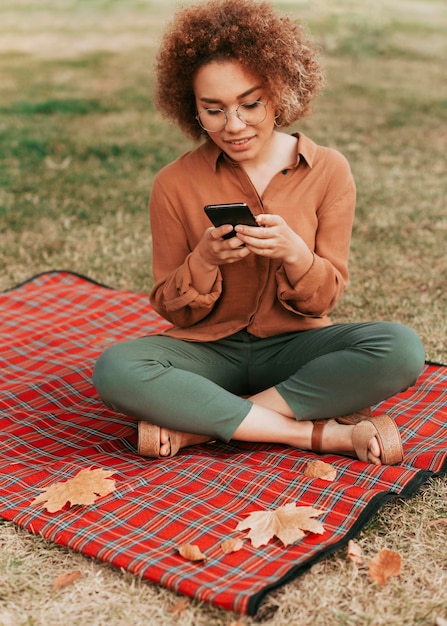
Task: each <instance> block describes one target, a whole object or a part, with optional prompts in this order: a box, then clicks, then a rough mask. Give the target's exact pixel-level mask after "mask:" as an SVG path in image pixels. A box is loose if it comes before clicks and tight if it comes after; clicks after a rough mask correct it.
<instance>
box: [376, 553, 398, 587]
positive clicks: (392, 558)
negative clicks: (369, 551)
mask: <svg viewBox="0 0 447 626" xmlns="http://www.w3.org/2000/svg"><path fill="white" fill-rule="evenodd" d="M401 567H402V557H401V556H400V554H399V553H398V552H394V550H386V549H383V550H380V552H379V553H378V554H376V556H375V557H374V558H373V559H371V561H370V563H369V575H370V577H371V578H372V579H373V580H374V581H375V582H376V583H379V585H386V584H387V582H388V579H389V578H391V576H399V574H400V570H401Z"/></svg>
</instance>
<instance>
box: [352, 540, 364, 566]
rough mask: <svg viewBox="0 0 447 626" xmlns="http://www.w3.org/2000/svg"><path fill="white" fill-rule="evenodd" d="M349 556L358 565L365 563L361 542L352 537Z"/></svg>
mask: <svg viewBox="0 0 447 626" xmlns="http://www.w3.org/2000/svg"><path fill="white" fill-rule="evenodd" d="M348 557H349V558H350V559H351V561H352V562H353V563H355V564H356V565H363V550H362V548H361V547H360V546H359V544H358V543H356V542H355V541H353V540H352V539H350V540H349V541H348Z"/></svg>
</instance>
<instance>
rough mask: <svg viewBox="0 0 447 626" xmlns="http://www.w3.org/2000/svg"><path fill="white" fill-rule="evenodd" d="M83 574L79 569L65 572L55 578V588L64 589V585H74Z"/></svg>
mask: <svg viewBox="0 0 447 626" xmlns="http://www.w3.org/2000/svg"><path fill="white" fill-rule="evenodd" d="M81 576H82V572H80V571H79V570H75V571H73V572H64V573H63V574H60V575H59V576H58V577H57V578H55V579H54V582H53V589H63V588H64V587H68V585H72V584H73V583H74V582H76V581H77V580H78V578H81Z"/></svg>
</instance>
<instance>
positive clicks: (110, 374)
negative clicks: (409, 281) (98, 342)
mask: <svg viewBox="0 0 447 626" xmlns="http://www.w3.org/2000/svg"><path fill="white" fill-rule="evenodd" d="M125 370H126V359H125V358H124V354H123V349H122V344H115V345H113V346H111V347H110V348H107V349H106V350H104V352H103V353H102V354H101V356H100V357H99V358H98V360H97V361H96V363H95V366H94V368H93V374H92V380H93V384H94V386H95V388H96V390H97V392H98V393H99V395H100V396H101V398H102V400H103V401H104V402H105V403H106V404H109V402H110V398H111V397H112V396H113V390H114V389H116V388H117V387H119V386H120V383H122V381H123V378H124V377H125Z"/></svg>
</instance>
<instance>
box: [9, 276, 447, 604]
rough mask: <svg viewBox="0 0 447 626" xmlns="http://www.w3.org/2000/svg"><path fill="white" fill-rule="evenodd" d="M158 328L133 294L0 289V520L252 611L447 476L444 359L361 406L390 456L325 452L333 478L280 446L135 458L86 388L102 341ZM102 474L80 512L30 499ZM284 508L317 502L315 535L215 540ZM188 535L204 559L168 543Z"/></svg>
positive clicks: (89, 285)
mask: <svg viewBox="0 0 447 626" xmlns="http://www.w3.org/2000/svg"><path fill="white" fill-rule="evenodd" d="M166 326H167V323H166V322H165V321H164V320H162V319H160V318H159V317H158V315H157V314H156V313H155V312H154V311H153V310H152V309H151V308H150V306H149V302H148V298H147V295H144V294H139V293H132V292H129V291H117V290H113V289H110V288H108V287H106V286H103V285H99V284H98V283H95V282H94V281H92V280H89V279H88V278H86V277H82V276H79V275H77V274H73V273H70V272H65V271H54V272H47V273H43V274H40V275H38V276H35V277H33V278H32V279H30V280H29V281H27V282H25V283H23V284H22V285H19V286H18V287H16V288H13V289H11V290H8V291H7V292H3V293H1V294H0V516H1V517H3V518H4V519H6V520H10V521H13V522H15V523H16V524H17V525H19V526H20V527H23V528H25V529H27V530H29V531H30V532H32V533H37V534H40V535H41V536H43V537H45V538H46V539H47V540H49V541H52V542H55V543H57V544H60V545H63V546H66V547H68V548H70V549H72V550H75V551H78V552H81V553H83V554H85V555H88V556H91V557H94V558H96V559H99V560H102V561H104V562H107V563H109V564H112V565H114V566H116V567H120V568H124V569H126V570H128V571H129V572H133V573H134V574H137V575H139V576H142V577H143V578H146V579H148V580H150V581H152V582H154V583H157V584H159V585H162V586H164V587H166V588H169V589H171V590H174V591H176V592H179V593H182V594H185V595H187V596H190V597H192V598H196V599H198V600H200V601H205V602H209V603H212V604H214V605H215V606H218V607H220V608H224V609H228V610H234V611H237V612H239V613H241V614H249V615H254V614H255V613H256V611H257V609H258V607H259V605H260V603H261V602H262V600H263V598H264V597H265V595H266V594H267V593H268V592H269V591H271V590H273V589H275V588H277V587H279V586H281V585H283V584H285V583H287V582H289V581H291V580H293V579H294V578H296V577H297V576H299V575H301V574H302V573H303V572H305V571H306V570H308V569H309V567H311V565H312V564H314V563H315V562H317V561H318V560H320V559H322V558H323V557H325V556H326V555H328V554H331V553H332V552H334V551H335V550H337V549H339V548H340V547H342V546H344V545H345V544H346V543H347V542H348V540H349V539H350V538H353V537H354V536H355V535H356V534H358V532H359V531H360V529H361V528H362V527H363V526H364V524H365V523H366V522H367V521H368V520H369V519H370V518H371V516H372V515H373V514H374V513H375V512H376V511H377V510H378V509H379V508H380V507H381V506H382V505H383V504H384V503H385V502H386V501H388V500H389V499H390V498H393V497H396V496H399V497H407V496H411V495H412V494H414V493H415V492H416V491H417V489H418V488H419V487H420V486H421V485H422V484H423V483H424V482H426V481H427V480H428V479H429V478H430V477H431V476H433V475H436V474H441V473H445V472H446V470H447V406H446V405H447V368H446V367H445V366H441V365H435V364H429V363H427V364H426V367H425V370H424V372H423V374H422V375H421V377H420V379H419V381H418V383H417V385H416V386H415V387H413V388H412V389H409V390H408V391H406V392H405V393H402V394H399V395H398V396H395V397H393V398H392V399H390V400H388V401H386V402H384V403H382V404H381V405H380V406H377V407H375V408H374V412H383V411H387V412H389V413H390V414H391V415H392V416H393V417H394V418H395V420H396V422H397V424H398V426H399V429H400V431H401V435H402V439H403V445H404V450H405V461H404V463H403V464H402V465H399V466H396V467H375V466H373V465H368V464H364V463H361V462H359V461H356V460H350V459H347V458H343V457H340V456H337V455H325V456H322V457H318V458H320V459H323V460H325V461H327V462H329V463H331V464H332V465H333V466H334V467H335V468H336V469H337V477H336V480H335V481H333V482H327V481H323V480H322V479H320V478H309V477H307V476H305V475H304V471H303V470H304V467H305V466H306V464H307V462H308V461H309V460H315V459H316V458H317V457H316V455H313V454H312V453H310V452H302V451H299V450H295V449H293V448H289V447H287V446H279V445H264V444H260V445H251V444H243V443H233V442H231V443H230V444H224V443H217V444H204V445H201V446H196V447H193V448H186V449H184V450H182V451H181V452H180V453H179V454H178V455H177V456H175V457H173V458H171V459H155V460H152V459H147V458H142V457H139V456H138V455H137V454H136V439H137V437H136V422H135V420H132V419H130V418H128V417H126V416H124V415H122V414H118V413H115V412H113V411H112V410H110V409H108V408H107V407H106V406H104V405H103V404H102V402H101V401H100V399H99V397H98V395H97V393H96V390H95V388H94V387H93V385H92V381H91V373H92V368H93V365H94V362H95V360H96V358H97V357H98V356H99V354H100V353H101V352H102V350H103V349H104V348H105V347H106V346H108V345H110V344H112V343H113V342H116V341H120V340H123V339H130V338H132V337H138V336H141V335H145V334H150V333H157V332H160V331H161V330H162V329H163V328H166ZM87 468H94V469H100V468H102V469H104V470H113V478H114V479H115V480H116V489H115V491H113V493H110V494H109V495H106V496H104V497H102V498H99V499H98V500H97V501H96V502H95V503H93V504H91V505H77V506H69V505H67V506H65V507H64V508H63V510H60V511H57V512H55V513H49V512H48V511H47V510H46V509H45V508H43V507H42V505H36V504H33V500H34V499H35V498H36V497H37V496H39V494H41V493H42V490H43V489H45V488H46V487H48V486H49V485H51V484H53V483H54V482H57V481H66V480H68V479H70V478H72V477H73V476H75V475H77V474H78V473H79V471H80V470H83V469H87ZM288 503H295V504H297V505H300V506H312V507H315V508H316V509H319V510H323V511H324V514H323V515H322V516H321V517H319V518H318V521H320V522H322V524H323V525H324V529H325V532H324V533H323V534H313V533H308V534H306V536H305V537H304V538H303V539H302V540H300V541H298V542H296V543H295V544H293V545H290V546H288V547H284V546H283V544H282V543H281V542H280V541H279V540H278V539H272V540H271V541H270V542H269V543H268V544H267V545H263V546H261V547H258V548H255V547H253V545H252V544H251V542H250V541H249V540H247V539H246V538H245V540H244V543H243V547H242V549H240V550H239V551H237V552H232V553H230V554H224V553H223V552H222V550H221V544H222V541H224V540H226V539H229V538H236V537H237V538H240V537H242V538H243V537H244V536H245V534H246V533H241V532H240V531H239V532H237V531H236V530H235V528H236V526H237V524H238V523H239V522H240V521H241V520H244V519H246V517H247V515H248V514H249V513H251V512H253V511H258V510H272V509H275V508H277V507H278V506H282V505H284V504H288ZM184 543H186V544H196V545H197V546H198V547H199V548H200V550H201V551H202V552H203V553H204V554H205V555H206V557H207V558H206V560H205V561H198V562H192V561H188V560H186V559H184V558H183V557H182V556H181V555H180V554H179V552H178V546H179V545H180V544H184Z"/></svg>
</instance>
